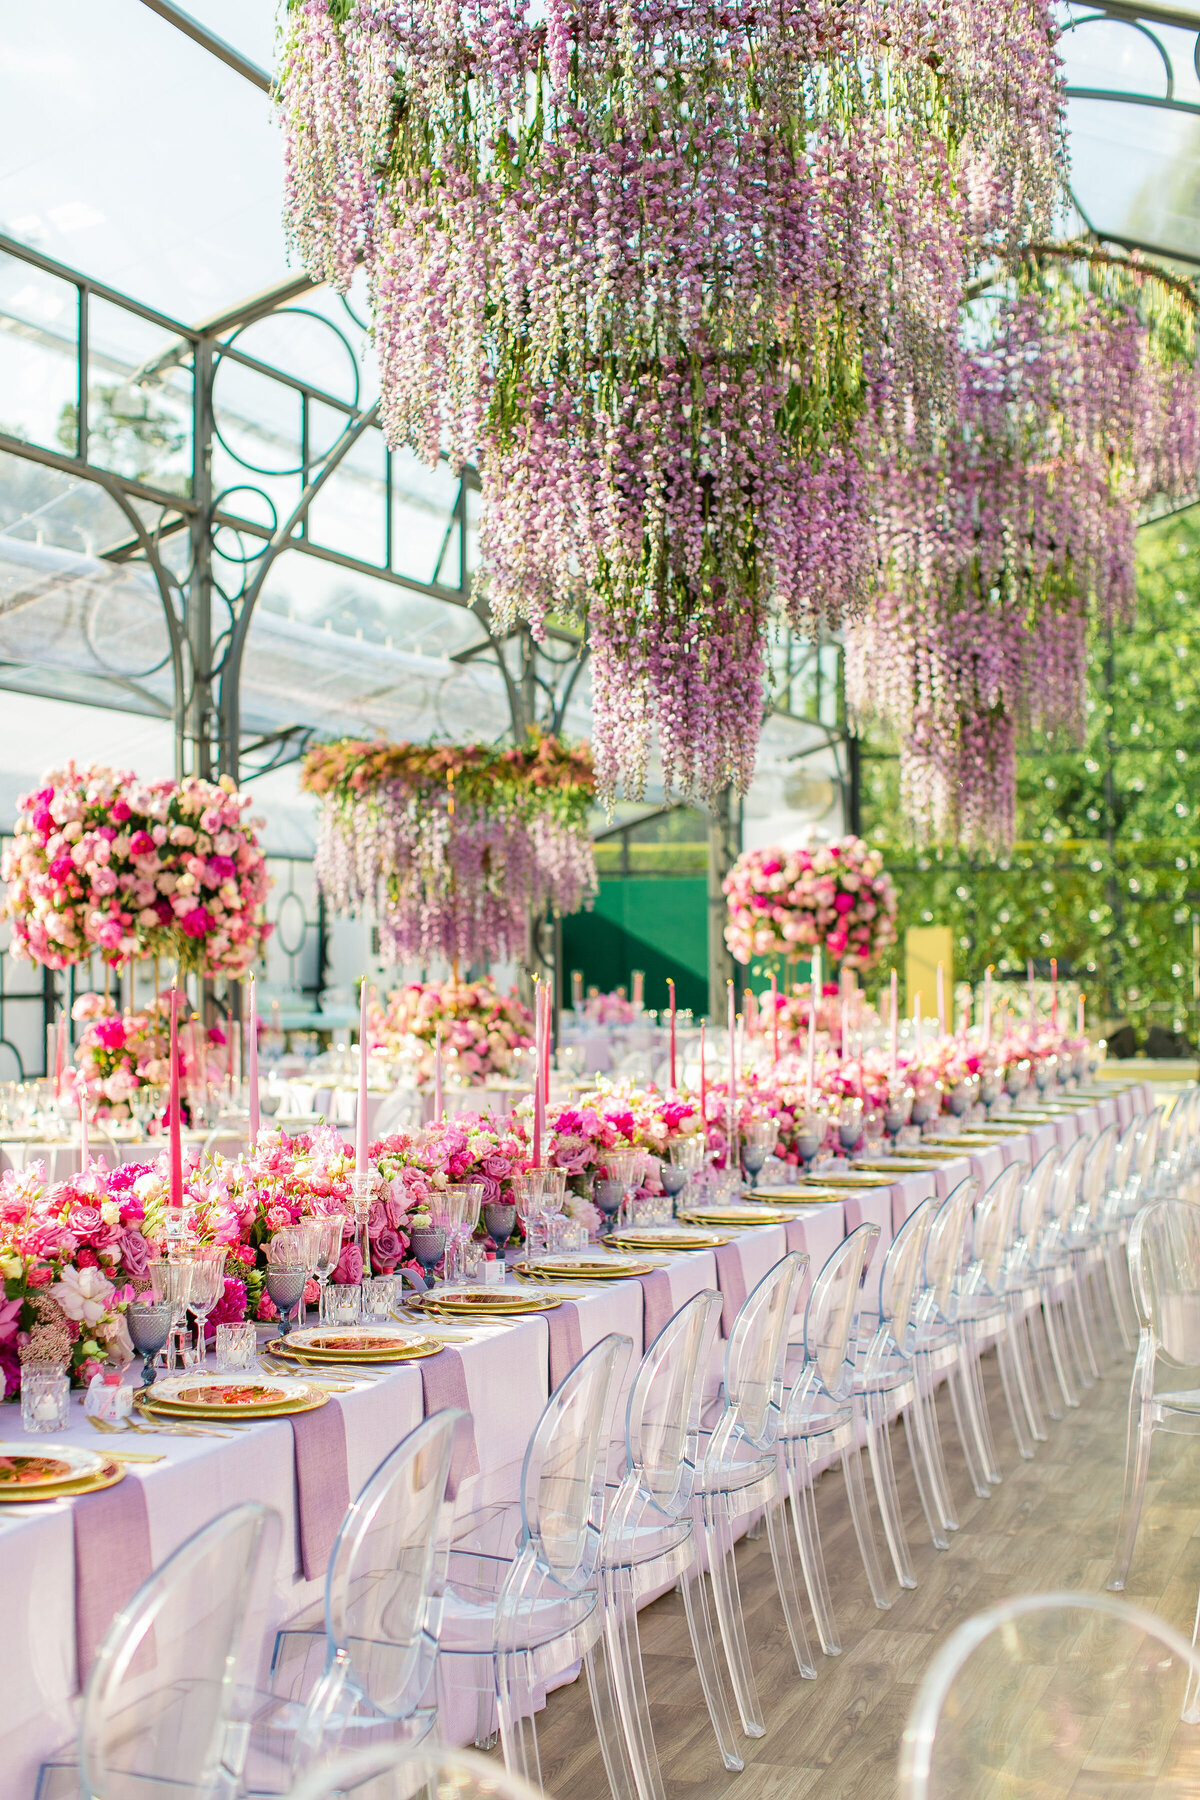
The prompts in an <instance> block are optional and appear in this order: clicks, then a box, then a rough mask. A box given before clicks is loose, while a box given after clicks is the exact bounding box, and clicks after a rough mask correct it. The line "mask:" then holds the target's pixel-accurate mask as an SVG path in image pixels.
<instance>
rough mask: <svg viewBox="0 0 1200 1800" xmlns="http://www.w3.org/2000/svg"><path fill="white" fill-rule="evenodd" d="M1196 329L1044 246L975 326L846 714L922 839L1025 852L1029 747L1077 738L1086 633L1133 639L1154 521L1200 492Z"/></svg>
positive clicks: (1117, 279)
mask: <svg viewBox="0 0 1200 1800" xmlns="http://www.w3.org/2000/svg"><path fill="white" fill-rule="evenodd" d="M1196 312H1197V302H1196V300H1195V297H1194V296H1193V295H1192V294H1191V293H1190V291H1189V290H1188V289H1187V288H1186V287H1185V285H1184V284H1183V283H1182V282H1180V281H1178V280H1177V279H1176V278H1174V277H1171V276H1169V275H1166V274H1164V273H1163V272H1161V271H1156V270H1154V269H1150V268H1147V267H1145V266H1144V265H1139V264H1137V263H1136V262H1134V261H1132V260H1131V259H1129V258H1125V257H1121V256H1118V255H1113V254H1110V253H1108V252H1103V251H1097V250H1096V249H1095V248H1093V247H1091V246H1086V245H1080V246H1054V247H1050V246H1047V247H1045V248H1044V249H1043V251H1042V252H1041V254H1040V255H1031V256H1030V257H1029V258H1027V259H1026V261H1025V264H1024V265H1023V267H1022V269H1021V271H1020V273H1019V275H1018V276H1017V277H1016V278H1015V279H1013V280H1010V281H1008V282H1006V283H1005V284H1004V286H1003V289H1002V291H1001V293H1000V294H999V295H997V296H993V297H992V298H991V299H990V300H989V301H988V302H987V305H986V307H985V308H982V309H981V308H976V309H975V311H974V315H973V316H972V317H971V318H970V319H969V320H968V323H967V328H966V331H965V333H964V338H965V342H966V345H967V346H968V347H967V348H966V349H964V353H963V363H962V378H961V383H960V388H959V403H958V406H957V409H956V410H955V411H954V412H952V413H951V414H950V415H949V416H948V420H947V425H946V429H945V431H944V432H943V434H942V440H941V442H940V443H939V444H938V445H937V446H936V450H935V452H934V453H932V454H925V455H920V454H918V455H913V454H912V453H911V450H910V449H909V448H907V447H906V448H904V449H901V450H900V451H898V452H897V453H896V454H895V455H894V457H893V458H892V460H891V461H890V463H888V464H886V465H885V466H884V467H883V468H882V469H881V470H880V472H879V475H878V488H877V492H878V506H877V517H878V520H879V529H880V548H881V565H882V571H883V580H882V582H881V590H880V593H879V594H878V596H877V598H876V599H875V601H874V602H873V604H872V606H871V608H870V610H869V612H868V613H867V615H866V616H865V618H864V619H863V620H862V621H860V622H859V623H857V624H855V625H854V626H853V627H852V629H851V630H850V631H849V632H848V633H847V646H846V651H847V654H846V673H847V694H848V698H849V701H850V703H851V706H852V707H853V708H854V709H855V711H856V712H857V713H858V715H859V717H860V718H864V717H865V718H874V719H876V720H880V721H882V722H883V723H884V724H885V725H887V726H888V727H890V728H891V729H892V730H893V732H894V734H895V736H896V738H897V741H898V745H899V752H900V774H901V796H902V801H903V804H904V806H905V810H906V812H907V813H908V815H909V817H910V819H911V820H912V822H913V824H914V826H915V828H916V831H917V834H918V835H919V836H921V837H934V838H941V839H957V840H960V841H962V842H963V843H966V844H970V845H976V846H981V847H995V846H998V845H1002V844H1004V843H1006V842H1008V841H1010V840H1011V838H1012V835H1013V829H1014V823H1015V819H1014V809H1015V797H1016V750H1017V744H1018V741H1019V738H1020V737H1021V736H1022V735H1025V734H1028V733H1029V732H1031V731H1032V732H1046V731H1049V732H1056V731H1065V732H1068V733H1073V734H1076V735H1078V733H1079V732H1080V731H1081V729H1082V723H1083V704H1084V681H1085V666H1086V650H1087V624H1088V618H1089V615H1090V614H1091V613H1093V612H1094V613H1096V614H1098V615H1099V616H1100V617H1101V618H1103V619H1106V620H1109V621H1115V622H1120V621H1122V620H1127V619H1128V617H1129V615H1130V612H1131V609H1132V605H1133V597H1134V596H1133V567H1134V548H1133V545H1134V534H1135V531H1136V526H1137V518H1138V512H1139V510H1140V508H1141V507H1142V506H1143V505H1144V504H1145V502H1146V500H1147V499H1148V498H1149V497H1150V496H1151V495H1153V494H1156V493H1157V494H1165V495H1170V496H1181V495H1185V494H1188V493H1191V492H1194V490H1195V484H1196V477H1197V469H1198V467H1200V420H1198V411H1197V375H1196V369H1195V353H1196Z"/></svg>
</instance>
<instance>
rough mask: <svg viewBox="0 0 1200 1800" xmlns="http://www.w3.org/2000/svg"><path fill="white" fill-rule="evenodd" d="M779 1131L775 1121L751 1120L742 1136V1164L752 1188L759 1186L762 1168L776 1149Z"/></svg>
mask: <svg viewBox="0 0 1200 1800" xmlns="http://www.w3.org/2000/svg"><path fill="white" fill-rule="evenodd" d="M778 1135H779V1134H778V1131H777V1129H776V1125H775V1121H774V1119H751V1120H750V1122H749V1124H748V1125H747V1126H746V1127H745V1130H744V1132H743V1134H742V1163H743V1166H744V1167H745V1170H746V1173H747V1175H748V1176H749V1177H750V1186H751V1187H752V1188H756V1187H757V1186H758V1177H759V1175H760V1173H761V1172H762V1166H763V1164H764V1163H765V1162H766V1160H767V1158H768V1156H769V1155H770V1154H771V1152H772V1150H773V1149H774V1148H775V1144H776V1142H777V1140H778Z"/></svg>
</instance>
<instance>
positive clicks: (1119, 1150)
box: [1108, 1113, 1142, 1192]
mask: <svg viewBox="0 0 1200 1800" xmlns="http://www.w3.org/2000/svg"><path fill="white" fill-rule="evenodd" d="M1141 1129H1142V1120H1141V1117H1140V1116H1139V1114H1137V1113H1135V1114H1134V1115H1133V1118H1132V1119H1130V1121H1129V1123H1128V1125H1127V1126H1126V1127H1125V1129H1124V1131H1123V1132H1121V1134H1120V1136H1119V1137H1118V1138H1117V1141H1116V1144H1115V1145H1114V1147H1113V1155H1112V1168H1111V1169H1110V1170H1109V1180H1108V1185H1109V1187H1110V1188H1115V1189H1118V1190H1120V1191H1121V1192H1124V1189H1125V1186H1126V1183H1127V1182H1128V1180H1129V1176H1130V1172H1131V1171H1132V1168H1133V1158H1134V1152H1135V1151H1136V1149H1137V1141H1138V1135H1139V1133H1140V1131H1141Z"/></svg>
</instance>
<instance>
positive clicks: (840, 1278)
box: [779, 1225, 891, 1656]
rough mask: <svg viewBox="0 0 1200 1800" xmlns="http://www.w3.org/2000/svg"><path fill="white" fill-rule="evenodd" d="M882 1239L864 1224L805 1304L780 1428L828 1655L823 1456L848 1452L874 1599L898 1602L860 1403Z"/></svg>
mask: <svg viewBox="0 0 1200 1800" xmlns="http://www.w3.org/2000/svg"><path fill="white" fill-rule="evenodd" d="M878 1239H879V1227H878V1225H860V1226H859V1227H858V1229H857V1230H856V1231H852V1232H851V1233H850V1236H849V1237H847V1238H845V1239H844V1240H843V1241H842V1243H840V1244H839V1245H838V1247H837V1249H836V1250H835V1251H834V1252H833V1254H832V1256H830V1257H829V1259H828V1261H827V1262H826V1263H825V1265H824V1267H823V1268H822V1269H821V1271H820V1273H819V1274H818V1275H817V1277H816V1279H815V1280H814V1281H813V1284H812V1290H811V1292H810V1294H809V1297H808V1304H807V1306H806V1307H805V1310H804V1335H803V1341H802V1348H803V1358H804V1360H803V1362H802V1364H801V1366H800V1368H799V1369H798V1371H797V1372H796V1374H795V1378H794V1379H793V1380H792V1381H791V1386H790V1388H789V1390H788V1393H787V1397H786V1401H785V1404H784V1412H783V1419H782V1421H781V1423H780V1429H779V1437H780V1444H781V1446H782V1450H783V1462H784V1468H785V1470H786V1472H787V1483H788V1494H789V1497H790V1499H791V1502H792V1523H793V1526H794V1528H795V1532H796V1544H797V1548H798V1550H799V1553H800V1567H801V1569H802V1570H803V1572H804V1585H805V1587H806V1588H807V1590H808V1598H809V1604H810V1605H811V1607H812V1610H813V1618H814V1619H815V1621H816V1626H817V1636H818V1637H819V1639H820V1641H821V1648H822V1650H823V1651H824V1652H825V1654H826V1656H837V1655H839V1654H840V1652H841V1648H842V1646H841V1641H840V1639H839V1637H838V1630H837V1623H836V1621H835V1619H834V1616H833V1605H832V1602H831V1600H830V1597H829V1580H828V1577H827V1575H826V1572H825V1556H824V1552H823V1550H822V1548H821V1531H820V1522H819V1520H818V1516H817V1504H816V1492H815V1484H814V1479H813V1471H814V1467H815V1465H816V1463H817V1462H818V1461H823V1460H825V1459H827V1458H829V1457H831V1456H835V1455H836V1456H838V1457H840V1459H841V1464H842V1474H843V1477H844V1479H845V1483H846V1497H847V1500H848V1501H849V1505H850V1518H851V1521H852V1523H853V1526H854V1534H855V1537H856V1538H857V1540H858V1548H859V1554H860V1555H861V1557H862V1560H863V1567H864V1569H865V1570H866V1575H867V1580H868V1582H869V1584H870V1588H871V1595H872V1598H873V1599H874V1601H875V1604H876V1606H878V1607H881V1608H884V1607H888V1606H890V1605H891V1601H890V1600H889V1598H888V1592H887V1583H886V1580H885V1577H884V1573H883V1567H882V1565H881V1563H880V1559H879V1551H878V1548H877V1546H876V1543H875V1532H874V1527H873V1525H872V1523H871V1513H870V1508H869V1505H868V1503H867V1492H866V1484H865V1482H864V1481H863V1472H862V1457H861V1454H860V1451H859V1443H858V1417H857V1409H856V1407H855V1403H854V1393H855V1389H854V1357H855V1342H856V1338H855V1328H856V1325H857V1321H858V1309H859V1304H860V1298H861V1293H862V1285H863V1280H864V1278H865V1276H866V1273H867V1269H868V1268H869V1266H870V1262H871V1258H872V1256H873V1255H874V1253H875V1246H876V1243H877V1242H878Z"/></svg>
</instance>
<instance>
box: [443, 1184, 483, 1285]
mask: <svg viewBox="0 0 1200 1800" xmlns="http://www.w3.org/2000/svg"><path fill="white" fill-rule="evenodd" d="M442 1193H443V1194H444V1196H445V1198H446V1201H447V1203H448V1206H449V1207H450V1208H451V1209H452V1211H453V1220H452V1223H449V1224H447V1227H446V1231H447V1242H446V1280H447V1281H461V1280H462V1279H463V1277H464V1276H465V1274H466V1248H467V1242H468V1240H469V1239H470V1238H472V1237H474V1235H475V1231H476V1228H477V1226H478V1224H479V1211H480V1208H481V1206H482V1205H483V1195H484V1186H483V1183H482V1181H463V1182H455V1183H452V1184H451V1185H450V1186H449V1187H446V1188H443V1189H442ZM438 1222H439V1221H438V1217H437V1214H436V1213H435V1214H434V1223H435V1224H436V1223H438Z"/></svg>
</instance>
